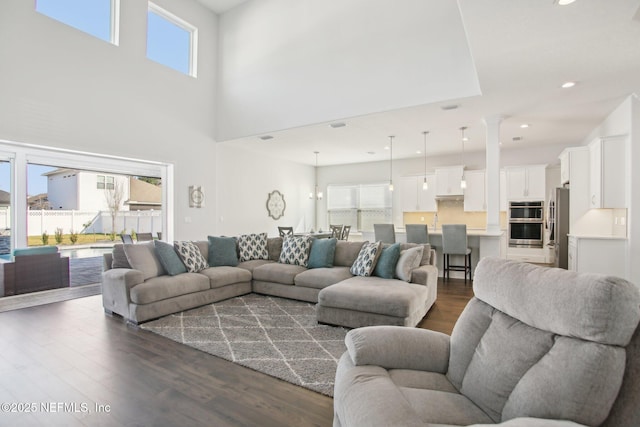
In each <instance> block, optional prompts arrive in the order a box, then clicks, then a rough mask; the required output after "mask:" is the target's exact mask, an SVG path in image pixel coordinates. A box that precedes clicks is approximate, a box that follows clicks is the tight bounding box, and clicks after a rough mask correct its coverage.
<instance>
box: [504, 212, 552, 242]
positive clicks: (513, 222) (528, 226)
mask: <svg viewBox="0 0 640 427" xmlns="http://www.w3.org/2000/svg"><path fill="white" fill-rule="evenodd" d="M543 240H544V202H543V201H540V202H537V201H536V202H510V203H509V246H510V247H516V248H541V247H542V243H543Z"/></svg>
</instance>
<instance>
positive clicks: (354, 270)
mask: <svg viewBox="0 0 640 427" xmlns="http://www.w3.org/2000/svg"><path fill="white" fill-rule="evenodd" d="M381 252H382V242H373V243H369V242H365V244H364V245H362V249H360V253H359V254H358V258H356V260H355V261H354V263H353V265H352V266H351V274H353V275H354V276H371V274H372V273H373V269H374V268H375V267H376V262H377V261H378V257H379V256H380V253H381Z"/></svg>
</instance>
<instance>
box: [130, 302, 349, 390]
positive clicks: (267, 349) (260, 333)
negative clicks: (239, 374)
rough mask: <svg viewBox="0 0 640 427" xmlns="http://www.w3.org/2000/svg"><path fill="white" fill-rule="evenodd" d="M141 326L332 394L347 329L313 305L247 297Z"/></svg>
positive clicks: (312, 388)
mask: <svg viewBox="0 0 640 427" xmlns="http://www.w3.org/2000/svg"><path fill="white" fill-rule="evenodd" d="M140 327H141V328H143V329H146V330H148V331H151V332H155V333H157V334H159V335H162V336H164V337H167V338H169V339H171V340H173V341H177V342H179V343H182V344H185V345H188V346H190V347H193V348H197V349H199V350H202V351H205V352H207V353H209V354H212V355H214V356H218V357H222V358H223V359H227V360H230V361H232V362H234V363H237V364H239V365H242V366H246V367H248V368H251V369H255V370H256V371H259V372H263V373H265V374H268V375H271V376H273V377H276V378H280V379H282V380H284V381H287V382H290V383H292V384H296V385H299V386H302V387H304V388H308V389H310V390H313V391H316V392H319V393H322V394H325V395H327V396H333V381H334V378H335V374H336V367H337V364H338V359H339V358H340V356H342V353H344V352H345V350H346V347H345V345H344V337H345V335H346V333H347V331H348V330H347V329H345V328H341V327H334V326H327V325H320V324H318V323H317V322H316V311H315V306H314V304H311V303H306V302H302V301H294V300H289V299H284V298H277V297H270V296H263V295H258V294H248V295H244V296H241V297H236V298H231V299H228V300H225V301H220V302H216V303H213V304H209V305H206V306H203V307H199V308H195V309H193V310H188V311H183V312H181V313H177V314H173V315H170V316H166V317H163V318H161V319H158V320H154V321H151V322H147V323H144V324H142V325H140Z"/></svg>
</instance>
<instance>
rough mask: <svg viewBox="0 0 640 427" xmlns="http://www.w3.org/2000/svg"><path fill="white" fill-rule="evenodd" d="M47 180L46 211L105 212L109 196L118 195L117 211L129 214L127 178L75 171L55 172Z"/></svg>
mask: <svg viewBox="0 0 640 427" xmlns="http://www.w3.org/2000/svg"><path fill="white" fill-rule="evenodd" d="M43 175H44V176H46V177H47V195H48V199H49V208H50V209H65V210H81V211H107V210H109V202H108V199H109V194H110V192H111V193H113V192H115V191H122V197H121V198H120V200H121V202H120V209H119V210H121V211H122V210H129V205H127V204H125V203H124V202H125V200H128V199H130V195H129V177H127V176H125V175H116V174H109V173H101V172H92V171H83V170H77V169H56V170H53V171H51V172H47V173H45V174H43Z"/></svg>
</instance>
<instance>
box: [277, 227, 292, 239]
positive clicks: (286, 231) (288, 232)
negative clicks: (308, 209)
mask: <svg viewBox="0 0 640 427" xmlns="http://www.w3.org/2000/svg"><path fill="white" fill-rule="evenodd" d="M278 234H279V235H280V237H282V238H283V239H284V238H285V236H293V227H278Z"/></svg>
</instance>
